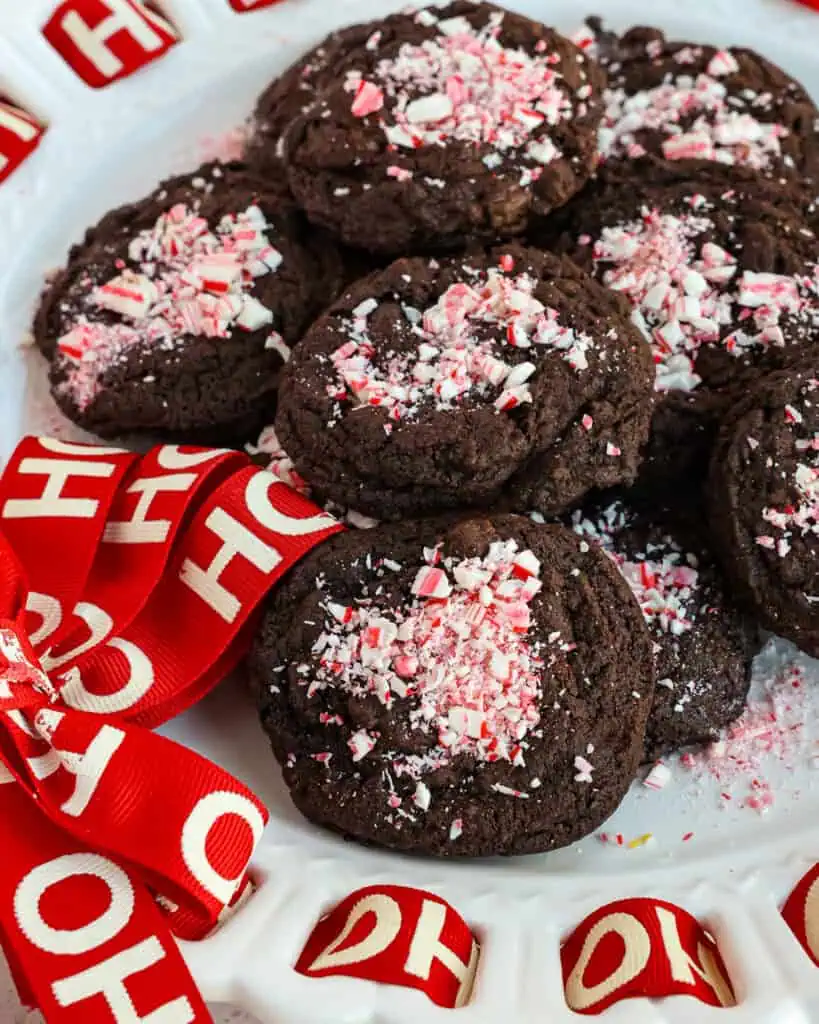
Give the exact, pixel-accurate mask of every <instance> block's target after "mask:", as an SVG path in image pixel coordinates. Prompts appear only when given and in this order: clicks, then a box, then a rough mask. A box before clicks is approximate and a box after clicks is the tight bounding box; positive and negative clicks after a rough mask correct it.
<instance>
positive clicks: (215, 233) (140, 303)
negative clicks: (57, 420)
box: [34, 164, 341, 443]
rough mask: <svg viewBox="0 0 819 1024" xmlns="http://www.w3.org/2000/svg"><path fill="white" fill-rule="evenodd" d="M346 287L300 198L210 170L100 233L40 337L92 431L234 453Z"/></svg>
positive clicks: (37, 326) (39, 328) (58, 296)
mask: <svg viewBox="0 0 819 1024" xmlns="http://www.w3.org/2000/svg"><path fill="white" fill-rule="evenodd" d="M340 288H341V264H340V260H339V256H338V253H337V252H336V250H335V249H334V247H333V245H332V244H331V243H330V242H328V241H327V239H322V238H317V237H315V230H314V229H313V230H310V231H307V230H306V224H305V223H304V222H303V220H302V218H301V215H300V214H298V212H297V211H296V209H295V207H293V205H292V203H291V202H290V201H289V200H287V199H285V198H283V197H282V195H281V194H280V193H277V192H275V191H273V190H271V189H270V188H269V187H268V186H266V185H265V183H264V179H263V178H260V177H256V176H254V175H252V174H251V173H249V172H248V171H247V169H246V168H245V167H244V166H242V165H240V164H226V165H220V164H208V165H205V166H204V167H202V168H200V169H199V170H198V171H196V172H195V173H194V174H188V175H183V176H181V177H178V178H173V179H171V180H170V181H167V182H165V183H164V184H162V185H160V186H159V188H158V189H157V190H156V191H155V192H153V193H152V194H151V195H150V196H148V197H147V198H146V199H143V200H142V201H140V202H138V203H134V204H131V205H129V206H123V207H121V208H120V209H117V210H114V211H112V212H111V213H109V214H107V215H106V216H105V217H103V219H102V220H101V221H100V222H99V224H97V225H96V226H95V227H93V228H91V229H90V230H89V231H88V232H87V234H86V236H85V239H84V241H83V242H82V243H81V244H80V245H77V246H74V248H73V249H72V250H71V253H70V255H69V259H68V264H67V266H66V267H65V269H63V270H62V271H61V272H60V273H59V274H58V275H57V277H56V278H55V279H54V280H53V281H52V283H51V285H50V286H49V288H48V289H47V291H46V293H45V295H44V297H43V300H42V304H41V307H40V310H39V312H38V314H37V317H36V320H35V323H34V333H35V337H36V339H37V343H38V345H39V346H40V348H41V349H42V351H43V352H44V353H45V354H46V355H47V356H48V357H49V358H50V359H51V388H52V393H53V395H54V398H55V399H56V401H57V403H58V404H59V405H60V407H61V408H62V410H63V411H64V412H65V414H66V415H67V416H68V417H69V418H70V419H72V420H73V421H74V422H75V423H78V424H79V425H80V426H82V427H84V428H85V429H87V430H90V431H93V432H94V433H97V434H100V435H102V436H112V435H116V434H121V433H128V432H131V431H151V432H158V433H160V434H165V435H182V436H184V437H185V439H186V440H209V441H211V442H213V443H226V442H230V441H234V440H236V439H238V438H241V437H242V436H244V437H249V436H251V435H252V434H253V432H254V431H255V430H258V428H259V427H260V426H261V425H262V424H263V423H264V422H265V418H267V417H269V416H270V413H271V410H272V409H273V408H275V395H276V389H277V385H278V378H279V374H280V371H281V368H282V365H283V363H284V362H285V361H286V360H287V359H288V358H289V353H290V346H292V345H293V344H294V343H295V342H296V341H298V339H299V338H300V337H301V334H302V332H303V331H304V329H305V327H306V326H307V325H308V323H309V322H310V321H311V320H312V318H313V317H314V316H315V315H316V314H317V313H318V312H319V310H320V309H321V308H323V306H324V305H326V304H328V303H329V302H330V301H332V299H333V298H334V296H335V295H336V294H338V291H339V290H340Z"/></svg>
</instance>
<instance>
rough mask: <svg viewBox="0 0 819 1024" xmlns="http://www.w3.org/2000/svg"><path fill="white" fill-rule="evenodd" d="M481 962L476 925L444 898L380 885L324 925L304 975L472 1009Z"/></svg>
mask: <svg viewBox="0 0 819 1024" xmlns="http://www.w3.org/2000/svg"><path fill="white" fill-rule="evenodd" d="M479 956H480V947H479V946H478V943H477V941H476V939H475V937H474V935H473V934H472V932H471V930H470V928H469V925H468V924H467V923H466V922H465V921H464V920H463V918H462V917H461V916H460V914H458V912H457V911H456V910H453V908H452V907H451V906H450V905H449V904H448V903H447V902H446V901H445V900H442V899H441V898H440V896H435V895H433V894H432V893H429V892H424V891H423V890H421V889H412V888H409V887H407V886H401V885H379V886H370V887H369V888H367V889H359V890H358V891H357V892H354V893H351V894H350V895H349V896H348V897H347V898H346V899H345V900H342V902H341V903H339V904H338V905H337V906H336V907H334V908H333V909H332V910H331V911H330V912H329V913H328V914H326V915H325V916H324V917H323V918H322V919H321V920H320V921H319V922H318V924H317V925H316V927H315V928H314V929H313V932H312V934H311V936H310V938H309V939H308V941H307V945H306V946H305V947H304V949H303V950H302V953H301V956H300V957H299V959H298V962H297V963H296V970H297V971H298V972H299V973H300V974H304V975H306V976H307V977H310V978H326V977H330V976H332V975H338V974H341V975H348V976H350V977H353V978H366V979H368V980H370V981H377V982H380V983H381V984H384V985H399V986H401V987H403V988H417V989H420V990H421V991H422V992H425V993H426V995H427V996H428V997H429V998H430V999H431V1000H432V1002H433V1003H436V1004H437V1005H438V1006H444V1007H447V1008H450V1009H454V1008H457V1007H461V1006H466V1004H467V1003H468V1002H469V998H470V996H471V994H472V986H473V984H474V981H475V973H476V971H477V968H478V958H479Z"/></svg>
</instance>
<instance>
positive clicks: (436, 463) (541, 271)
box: [276, 244, 653, 519]
mask: <svg viewBox="0 0 819 1024" xmlns="http://www.w3.org/2000/svg"><path fill="white" fill-rule="evenodd" d="M652 376H653V371H652V364H651V356H650V352H649V350H648V346H647V345H646V344H645V342H644V341H643V339H642V338H641V337H640V334H639V332H638V331H637V330H636V329H635V328H634V327H632V326H631V324H630V323H629V321H628V307H627V305H625V304H624V303H623V302H622V300H621V299H619V298H618V297H617V296H615V295H613V294H612V293H611V292H608V291H606V289H604V288H601V287H600V285H598V284H596V283H595V282H594V281H592V280H591V278H589V277H588V276H587V275H586V274H584V273H582V272H581V271H580V270H578V268H577V267H576V266H574V264H573V263H571V262H570V261H569V260H567V259H560V258H559V257H556V256H554V255H552V254H551V253H544V252H540V251H539V250H536V249H527V248H523V247H521V246H518V245H514V244H513V245H508V246H503V247H499V248H496V249H493V250H490V251H488V252H475V253H473V254H471V255H467V256H451V257H445V258H442V259H440V260H434V259H433V260H430V259H421V258H415V259H406V260H398V261H396V262H395V263H393V264H392V265H391V266H390V267H388V268H387V270H385V271H383V272H381V273H376V274H373V275H371V276H369V277H367V278H364V279H363V280H362V281H359V282H358V283H357V284H355V285H354V286H353V287H352V288H351V289H350V290H349V291H348V292H346V293H345V295H344V296H343V297H342V298H341V299H339V301H338V302H336V303H335V305H334V306H332V307H331V308H330V310H328V311H327V313H326V314H325V315H324V316H323V317H321V318H320V319H319V320H318V321H316V323H315V324H314V325H313V326H312V327H311V329H310V330H309V331H308V332H307V334H306V335H305V337H304V340H303V341H302V343H301V344H300V345H299V346H298V347H297V349H296V350H295V351H294V353H293V358H292V360H291V362H290V364H289V366H288V368H287V371H286V372H285V374H284V375H283V377H282V385H281V390H280V394H279V407H278V413H277V416H276V434H277V435H278V438H279V440H280V442H281V445H282V446H283V448H284V450H285V451H286V452H287V453H288V455H289V456H290V458H291V459H292V460H293V462H294V463H295V467H296V469H297V471H298V473H299V474H300V475H301V476H302V477H304V478H305V480H307V482H308V483H309V484H310V486H311V487H312V488H313V490H314V492H315V493H316V495H317V497H319V498H320V499H322V500H327V499H330V500H333V501H336V502H338V504H340V505H343V506H345V507H347V508H354V509H357V510H358V511H360V512H364V513H366V514H368V515H372V516H375V517H376V518H379V519H400V518H402V517H404V516H406V515H421V514H424V513H430V512H434V511H440V510H444V509H449V508H463V507H465V506H469V505H485V504H487V503H492V504H496V503H498V502H503V503H504V504H505V505H506V506H508V507H511V508H514V509H517V510H520V511H528V510H529V509H538V510H539V511H541V512H543V513H544V514H547V515H550V514H557V513H559V512H562V511H565V510H566V509H567V508H568V507H570V506H571V505H572V504H573V503H576V502H577V501H579V500H580V499H581V498H582V497H583V495H584V494H585V493H586V492H587V491H589V490H590V489H592V488H604V487H611V486H614V485H615V484H617V483H620V482H629V481H631V480H633V479H634V477H635V475H636V472H637V467H638V465H639V459H640V448H641V446H642V444H643V443H644V441H645V439H646V436H647V432H648V423H649V419H650V416H651V407H652V390H651V388H652Z"/></svg>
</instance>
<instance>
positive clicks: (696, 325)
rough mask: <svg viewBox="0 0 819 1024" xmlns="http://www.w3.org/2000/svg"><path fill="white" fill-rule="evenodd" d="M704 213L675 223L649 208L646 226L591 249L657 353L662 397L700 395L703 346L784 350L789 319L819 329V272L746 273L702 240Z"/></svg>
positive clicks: (609, 230)
mask: <svg viewBox="0 0 819 1024" xmlns="http://www.w3.org/2000/svg"><path fill="white" fill-rule="evenodd" d="M691 199H692V200H693V197H691ZM693 205H694V204H693V202H692V206H693ZM698 209H699V211H700V212H698V213H694V212H692V213H690V214H689V213H685V214H682V215H680V216H674V215H672V214H663V213H660V212H659V211H658V210H657V209H652V210H649V209H646V208H644V210H643V213H642V217H641V220H639V221H634V222H632V223H629V224H623V225H618V226H616V227H605V228H603V230H602V233H601V235H600V238H599V239H597V241H595V242H594V245H593V249H592V255H593V258H594V263H595V267H596V268H597V269H598V270H600V269H601V268H605V269H603V273H602V281H603V283H604V284H605V285H606V286H607V287H608V288H611V289H612V290H614V291H618V292H621V293H622V294H624V295H625V296H626V297H627V298H628V299H630V301H631V302H632V304H633V306H634V312H633V314H632V320H633V322H634V323H635V325H636V326H637V327H638V328H639V329H640V330H641V331H642V333H643V335H644V336H645V337H646V339H647V341H648V342H649V343H650V345H651V347H652V351H653V354H654V362H655V365H656V374H657V375H656V381H655V387H656V389H657V390H658V391H674V390H680V391H691V390H693V389H694V388H696V387H697V386H698V385H699V384H700V383H701V382H702V378H701V377H700V376H699V375H698V374H697V373H696V372H695V363H696V358H697V353H698V351H699V349H700V348H701V347H702V346H704V345H715V344H719V345H721V346H722V347H723V348H724V349H725V350H726V351H727V352H730V353H732V354H733V355H737V356H738V355H741V354H743V353H745V352H747V350H748V349H751V348H759V347H761V348H765V347H768V346H772V345H775V346H781V345H784V344H785V335H784V331H783V326H782V319H783V317H790V318H795V317H799V318H800V320H801V321H804V322H805V323H806V324H808V325H809V327H811V326H812V327H816V328H819V301H818V300H819V269H818V266H819V265H815V266H814V267H813V268H808V267H807V266H806V268H805V270H806V272H805V275H804V276H802V277H786V276H784V275H781V274H770V273H755V272H754V271H750V270H745V271H743V272H741V273H740V272H739V267H738V265H737V258H736V256H735V255H734V254H733V253H731V252H728V251H727V250H726V249H723V248H722V247H721V246H719V245H716V244H714V243H713V242H701V241H700V239H701V237H702V236H703V235H705V234H706V233H707V232H708V231H709V230H710V229H711V228H712V227H713V222H712V221H711V220H710V219H709V218H708V217H707V216H704V215H703V214H702V212H701V211H702V209H703V204H699V207H698ZM809 269H811V270H812V275H813V276H811V274H810V273H808V271H809ZM732 328H734V329H732Z"/></svg>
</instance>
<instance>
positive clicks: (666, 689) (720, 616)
mask: <svg viewBox="0 0 819 1024" xmlns="http://www.w3.org/2000/svg"><path fill="white" fill-rule="evenodd" d="M571 523H572V527H573V529H574V531H575V532H576V533H577V534H578V535H579V536H581V537H583V538H585V539H586V540H589V541H594V542H595V543H597V544H599V545H600V547H602V549H603V550H604V551H605V552H606V554H607V555H608V556H609V557H610V558H611V559H612V561H613V562H614V563H615V565H617V567H618V568H619V569H620V572H621V573H622V574H623V577H624V578H625V580H626V582H627V583H628V585H629V587H630V588H631V591H632V593H633V594H634V596H635V598H636V599H637V602H638V604H639V605H640V608H641V609H642V612H643V616H644V618H645V621H646V624H647V625H648V627H649V630H650V632H651V637H652V641H653V646H654V657H655V664H656V669H657V689H656V691H655V695H654V703H653V705H652V709H651V714H650V715H649V720H648V728H647V730H646V757H647V759H652V758H655V757H658V756H660V755H661V754H664V753H667V752H668V751H670V750H675V749H678V748H680V747H684V746H688V745H691V744H695V743H702V742H705V741H707V740H710V739H714V738H715V737H716V736H717V734H718V732H719V730H720V729H721V728H722V727H723V726H726V725H728V724H729V723H730V722H732V721H733V720H734V719H735V718H737V717H738V716H739V715H740V714H741V713H742V710H743V707H744V704H745V698H746V696H747V693H748V685H749V681H750V665H751V659H752V656H753V653H754V646H753V644H752V642H751V632H750V630H749V627H748V625H747V623H746V621H745V619H744V617H743V616H742V615H741V614H740V613H739V612H738V611H737V610H736V608H735V607H734V606H733V605H732V604H731V602H730V601H729V600H728V598H727V596H726V592H725V585H724V582H723V579H722V574H721V572H720V570H719V568H718V567H717V565H716V564H715V562H714V559H713V557H712V556H711V554H710V553H709V552H708V550H707V548H706V546H705V544H704V543H703V540H702V538H701V537H699V536H698V535H697V533H696V532H695V531H694V530H693V529H691V528H688V529H684V528H682V527H681V526H680V524H679V523H678V522H675V523H673V524H672V523H671V522H668V521H665V520H664V519H663V518H662V517H661V516H656V515H652V516H649V515H647V514H646V513H644V512H637V511H635V510H634V509H632V508H630V507H629V506H628V505H626V504H625V503H624V502H623V501H620V500H617V501H614V502H612V503H611V504H609V505H607V506H603V507H596V508H591V509H588V510H578V511H577V512H575V513H574V514H573V516H572V520H571Z"/></svg>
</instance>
